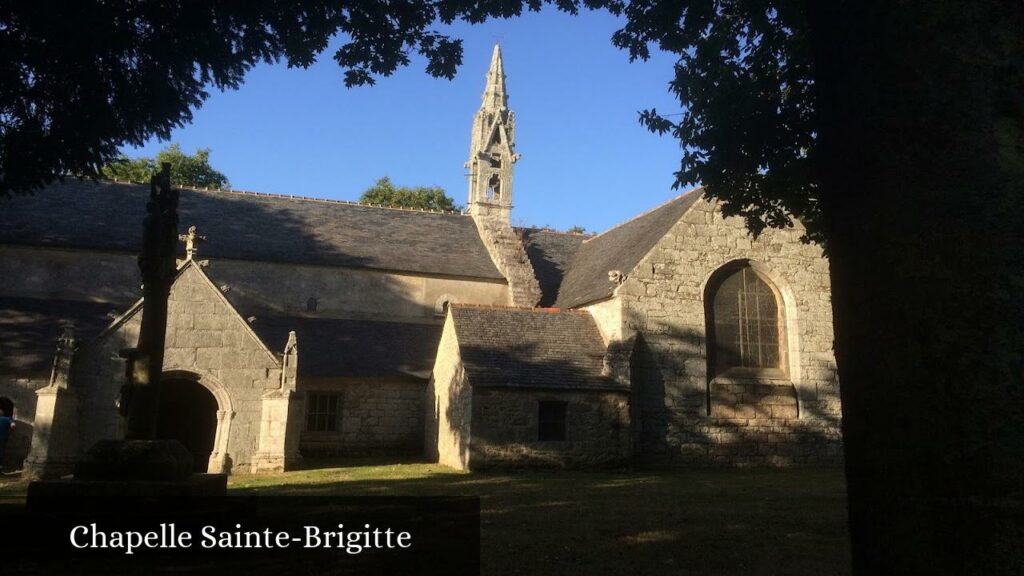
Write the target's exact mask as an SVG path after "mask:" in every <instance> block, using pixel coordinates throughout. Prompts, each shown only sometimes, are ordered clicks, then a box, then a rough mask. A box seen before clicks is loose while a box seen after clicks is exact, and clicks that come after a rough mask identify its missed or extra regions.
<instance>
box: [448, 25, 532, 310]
mask: <svg viewBox="0 0 1024 576" xmlns="http://www.w3.org/2000/svg"><path fill="white" fill-rule="evenodd" d="M515 138H516V121H515V116H514V115H513V114H512V112H511V111H510V110H509V109H508V95H507V94H506V93H505V66H504V65H503V64H502V62H501V47H500V46H497V45H496V46H495V47H494V53H493V54H492V55H491V68H490V69H489V70H488V71H487V86H486V87H485V88H484V101H483V104H481V105H480V110H478V111H477V113H476V116H475V117H474V118H473V136H472V138H471V144H470V146H469V162H466V168H469V213H470V214H471V215H472V216H473V221H474V222H476V227H477V230H479V231H480V237H481V238H483V240H484V245H485V246H487V251H488V252H489V253H490V255H491V259H492V260H494V264H495V265H496V266H497V267H498V270H500V271H501V273H502V275H503V276H504V277H505V279H506V280H507V281H508V288H509V290H508V296H509V304H511V305H513V306H522V307H527V308H530V307H533V306H535V305H536V304H537V302H539V301H540V285H538V284H537V278H536V275H535V274H534V271H533V266H532V265H531V264H530V260H529V258H527V256H526V250H525V249H524V248H523V242H522V239H521V238H520V237H519V234H518V233H517V232H516V231H515V230H513V229H512V165H513V164H515V163H516V160H519V154H516V153H515Z"/></svg>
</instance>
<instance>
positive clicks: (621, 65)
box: [125, 10, 681, 231]
mask: <svg viewBox="0 0 1024 576" xmlns="http://www.w3.org/2000/svg"><path fill="white" fill-rule="evenodd" d="M619 27H621V24H620V22H619V20H618V19H616V18H614V17H611V16H610V15H608V14H605V13H594V12H584V13H581V15H579V16H577V17H572V16H568V15H565V14H561V13H558V12H555V11H553V10H546V11H544V12H543V13H540V14H528V15H525V16H523V17H521V18H518V19H513V20H508V21H494V22H489V23H487V24H484V25H479V26H467V25H456V26H453V27H452V28H450V29H449V31H450V32H452V33H453V34H454V35H457V36H459V37H461V38H462V39H463V41H464V42H463V47H464V50H465V52H464V58H463V64H462V66H461V67H460V68H459V71H458V74H457V76H456V77H455V79H454V80H452V81H448V80H445V79H435V78H432V77H430V76H429V75H427V74H426V73H425V72H424V71H423V68H424V62H423V61H422V60H420V59H413V62H412V64H411V65H410V66H409V67H407V68H403V69H400V70H399V71H398V72H397V73H396V74H394V75H392V76H391V77H388V78H381V79H379V81H378V82H377V84H376V85H375V86H372V87H361V88H352V89H348V88H345V86H344V83H343V76H342V70H341V68H340V67H339V66H338V65H337V64H336V63H335V62H334V61H333V60H332V59H331V55H332V54H333V49H329V50H328V51H327V52H325V53H324V54H323V55H321V58H320V62H318V63H317V64H316V65H314V66H313V67H311V68H310V69H308V70H289V69H288V68H287V67H286V66H285V65H284V64H283V63H282V64H280V65H275V66H259V67H257V68H255V69H254V70H253V71H252V72H250V74H249V75H248V76H247V78H246V81H245V84H244V85H243V86H242V87H241V88H240V89H239V90H237V91H229V92H218V91H212V93H211V96H210V98H209V99H208V100H207V101H206V103H205V104H204V105H203V107H202V108H201V109H199V110H198V111H196V112H195V116H194V118H193V121H192V123H191V124H190V125H188V126H185V127H184V128H180V129H178V130H176V131H175V132H174V134H173V136H172V138H171V141H173V142H177V143H179V144H181V146H182V148H183V149H184V150H185V151H186V152H189V153H191V152H192V151H194V150H195V149H196V148H198V147H206V148H212V149H213V153H212V156H211V163H212V164H213V165H214V166H215V167H216V168H218V169H219V170H221V171H222V172H224V173H225V174H226V175H227V176H228V178H229V179H230V180H231V184H232V187H234V188H235V189H240V190H251V191H255V192H272V193H278V194H293V195H301V196H315V197H320V198H335V199H341V200H356V199H358V197H359V195H360V194H361V193H362V192H363V190H365V189H366V188H368V187H369V186H371V185H372V184H373V183H374V182H375V181H376V180H377V179H378V178H380V177H381V176H385V175H386V176H389V177H390V178H391V179H392V181H394V182H395V183H396V184H399V185H408V186H417V185H424V186H441V187H443V188H444V189H445V191H446V192H447V193H448V195H449V196H452V197H453V198H455V200H456V202H457V203H459V204H465V202H466V196H467V183H466V170H465V168H464V167H463V163H464V162H465V161H466V159H467V157H468V155H469V136H470V126H471V125H472V120H473V114H474V113H475V112H476V110H477V109H478V108H479V107H480V96H481V94H482V92H483V89H484V76H485V74H486V72H487V66H488V64H489V61H490V55H491V50H492V48H493V46H494V43H495V41H496V40H497V41H500V42H501V45H502V52H503V55H504V60H505V73H506V77H507V82H508V93H509V107H510V108H511V109H512V110H514V111H515V113H516V132H517V134H516V140H517V142H516V144H517V151H518V152H519V153H521V154H522V159H521V160H520V161H519V163H518V164H516V167H515V172H514V177H513V178H514V179H513V182H514V184H513V194H514V204H515V208H514V210H513V222H514V223H515V224H518V225H523V224H529V225H537V226H542V225H549V226H553V227H555V228H557V229H566V228H569V227H570V226H573V225H581V226H584V227H585V228H587V229H588V230H591V231H602V230H605V229H607V228H609V227H611V226H613V225H615V224H617V223H619V222H622V221H624V220H626V219H628V218H630V217H632V216H634V215H636V214H638V213H640V212H642V211H645V210H647V209H649V208H652V207H654V206H656V205H657V204H660V203H661V202H664V201H665V200H667V199H669V198H671V197H673V196H675V195H676V194H678V193H679V192H678V191H673V190H672V189H671V184H672V181H673V176H672V173H673V172H674V171H675V170H677V169H678V165H679V158H680V156H681V153H680V148H679V144H678V142H677V141H675V140H673V139H672V138H671V137H670V136H658V135H655V134H652V133H650V132H648V131H647V130H646V129H645V128H643V127H642V126H640V124H639V122H638V121H637V112H638V111H639V110H642V109H645V108H651V107H654V108H657V109H658V111H659V112H662V113H678V112H679V111H680V105H679V103H678V102H677V101H676V100H675V99H674V98H673V97H672V95H671V94H669V93H668V81H669V80H670V78H671V76H672V64H673V62H674V59H673V58H672V57H671V56H670V55H667V54H661V53H655V54H654V55H653V57H652V58H651V60H649V61H647V62H634V63H630V62H629V58H628V54H627V53H626V52H624V51H622V50H619V49H617V48H615V47H614V46H612V44H611V35H612V33H613V32H614V31H615V30H617V29H618V28H619ZM166 145H167V142H159V141H156V140H154V141H152V142H150V143H148V144H147V145H146V146H144V147H142V148H139V149H126V150H125V152H126V153H127V154H129V155H132V156H134V155H154V154H155V153H156V152H157V151H159V150H160V149H161V148H163V147H164V146H166Z"/></svg>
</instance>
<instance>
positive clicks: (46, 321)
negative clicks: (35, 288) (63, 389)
mask: <svg viewBox="0 0 1024 576" xmlns="http://www.w3.org/2000/svg"><path fill="white" fill-rule="evenodd" d="M118 308H120V306H119V305H117V304H111V303H107V302H78V301H71V300H51V299H47V300H40V299H36V298H10V297H2V298H0V377H9V376H17V377H22V378H27V377H32V378H48V377H49V375H50V370H51V368H52V367H53V356H54V354H55V353H56V351H57V337H58V336H60V334H61V332H62V331H63V327H64V325H65V324H68V323H71V324H73V325H74V335H75V341H76V343H77V345H79V346H81V345H82V344H84V343H86V342H88V341H89V340H91V339H93V338H94V337H96V335H97V334H99V333H100V332H101V331H102V330H103V329H104V328H105V327H106V326H107V325H108V324H110V322H111V317H110V315H109V314H110V313H111V312H114V311H115V310H117V309H118Z"/></svg>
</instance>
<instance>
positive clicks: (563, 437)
mask: <svg viewBox="0 0 1024 576" xmlns="http://www.w3.org/2000/svg"><path fill="white" fill-rule="evenodd" d="M545 408H547V414H545ZM552 415H553V416H554V418H552ZM545 416H546V417H545ZM545 424H547V425H548V426H549V427H550V426H551V425H552V424H553V425H555V426H556V427H557V428H560V430H558V431H560V432H561V433H560V434H559V433H555V434H550V432H552V430H551V429H550V428H549V429H548V434H545ZM559 424H560V425H559ZM556 432H557V431H556ZM568 439H569V402H568V401H566V400H538V401H537V441H538V442H565V441H567V440H568Z"/></svg>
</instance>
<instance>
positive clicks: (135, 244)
mask: <svg viewBox="0 0 1024 576" xmlns="http://www.w3.org/2000/svg"><path fill="white" fill-rule="evenodd" d="M148 195H149V186H148V185H147V186H143V185H138V184H123V183H114V182H92V181H89V180H78V179H74V178H68V179H66V181H65V182H64V183H63V184H61V183H57V184H54V185H52V186H49V187H48V188H45V189H43V190H41V191H39V192H37V193H36V194H35V195H33V196H24V197H18V198H15V199H14V200H9V201H7V202H4V203H3V205H2V207H0V210H2V218H0V243H6V244H22V245H39V246H59V247H72V248H92V249H103V250H123V251H129V252H137V251H138V250H139V244H140V242H141V236H142V218H143V216H144V214H145V209H146V201H147V199H148ZM179 215H180V218H179V228H180V230H181V231H182V232H184V231H185V230H187V229H188V227H189V226H191V225H196V226H197V227H198V231H199V234H201V235H204V236H206V237H207V238H208V241H206V242H204V243H202V244H201V245H200V255H201V256H205V257H222V258H236V259H246V260H263V261H274V262H287V263H299V264H320V265H328V266H354V267H363V268H376V269H386V270H396V271H407V272H419V273H429V274H445V275H454V276H465V277H473V278H487V279H495V280H498V279H502V278H503V277H502V275H501V274H500V273H499V272H498V270H497V268H495V266H494V263H493V262H492V261H491V258H490V256H489V255H488V253H487V249H486V247H485V246H484V244H483V241H482V240H481V239H480V235H479V233H478V232H477V229H476V225H475V224H474V223H473V220H472V218H471V217H470V216H467V215H462V214H449V213H436V212H420V211H414V210H398V209H388V208H376V207H370V206H360V205H357V204H349V203H344V202H337V201H330V200H316V199H308V198H295V197H289V196H276V195H270V194H255V193H245V192H226V191H200V190H191V189H187V188H186V189H182V190H181V201H180V205H179ZM179 248H180V249H182V250H183V248H184V247H183V246H180V247H179Z"/></svg>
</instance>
